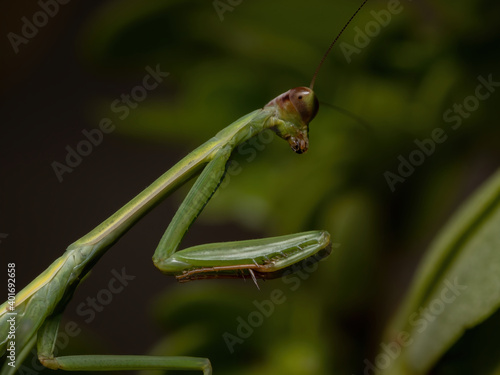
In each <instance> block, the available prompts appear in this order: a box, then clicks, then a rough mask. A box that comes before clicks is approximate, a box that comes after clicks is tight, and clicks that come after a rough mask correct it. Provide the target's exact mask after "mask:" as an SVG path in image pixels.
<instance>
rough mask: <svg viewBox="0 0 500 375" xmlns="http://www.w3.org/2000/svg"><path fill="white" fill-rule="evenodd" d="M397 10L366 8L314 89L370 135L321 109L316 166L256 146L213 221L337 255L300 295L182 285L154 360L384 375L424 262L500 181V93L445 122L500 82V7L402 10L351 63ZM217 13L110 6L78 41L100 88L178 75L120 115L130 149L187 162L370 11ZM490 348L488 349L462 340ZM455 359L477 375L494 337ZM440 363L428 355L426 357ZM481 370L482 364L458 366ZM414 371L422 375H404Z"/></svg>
mask: <svg viewBox="0 0 500 375" xmlns="http://www.w3.org/2000/svg"><path fill="white" fill-rule="evenodd" d="M222 2H223V3H226V4H229V3H230V2H229V1H222ZM234 3H237V2H234ZM389 3H390V2H387V1H370V2H369V3H368V5H367V6H366V8H364V9H363V10H362V12H361V13H360V14H359V16H358V17H357V18H356V19H355V21H354V22H353V24H352V25H351V26H350V27H349V28H348V29H347V30H346V32H345V33H344V34H343V36H342V37H341V39H340V40H339V43H338V44H337V45H336V46H335V48H334V49H333V51H332V53H331V55H330V56H329V58H328V59H327V60H326V62H325V65H324V66H323V68H322V70H321V71H320V73H319V76H318V79H317V82H316V86H315V91H316V93H317V95H318V96H319V98H320V100H322V101H324V102H327V103H332V104H335V105H337V106H340V107H342V108H345V109H347V110H349V111H351V112H353V113H354V114H356V115H357V116H359V117H361V118H362V119H364V120H365V121H366V122H368V123H369V124H370V127H371V128H370V130H365V129H364V128H363V127H362V126H360V124H359V123H357V122H356V121H354V120H353V119H351V118H349V117H346V116H344V115H343V114H341V113H338V112H336V111H334V110H331V109H329V108H328V107H323V108H321V109H320V112H319V114H318V116H317V118H316V119H315V120H314V121H313V122H312V123H311V127H310V150H309V151H308V153H307V154H305V155H301V156H298V155H295V154H293V152H291V150H290V149H289V147H288V145H287V144H286V143H284V142H282V141H281V140H279V139H278V138H275V139H273V140H272V141H269V139H267V138H266V139H265V141H262V140H260V141H259V140H257V141H258V143H257V146H255V144H254V145H252V144H248V145H246V146H245V147H246V148H245V150H247V153H244V152H240V154H239V155H238V154H236V155H235V156H234V160H235V161H236V162H237V163H238V166H239V167H240V168H239V169H237V171H238V172H236V173H234V174H229V176H228V178H227V180H226V183H225V184H224V186H223V188H222V189H221V191H220V193H218V194H217V196H216V197H215V198H214V200H213V201H211V202H210V204H209V205H208V206H207V208H206V209H205V211H204V213H203V215H201V217H200V220H204V221H207V222H210V223H214V222H217V223H220V224H224V223H227V222H235V221H236V222H238V223H239V224H240V225H241V226H246V227H248V228H250V229H251V230H253V231H255V232H256V233H262V234H265V235H280V234H286V233H292V232H296V231H302V230H309V229H327V230H328V231H329V232H330V233H331V234H332V237H333V241H334V242H335V243H337V244H339V246H338V247H336V248H334V251H333V253H332V255H331V256H330V257H329V258H328V259H327V260H326V261H324V262H321V263H320V265H319V268H318V270H317V271H315V272H313V273H306V274H305V276H304V278H300V276H297V277H299V278H298V279H297V280H298V281H297V283H294V284H287V283H285V282H284V281H283V280H276V281H272V282H266V283H264V284H262V285H261V290H260V291H258V290H255V289H254V288H252V287H251V286H250V285H249V284H248V283H246V284H244V283H238V284H234V285H233V284H227V283H225V282H220V283H219V282H208V284H207V285H203V283H199V284H198V283H194V285H182V286H179V287H178V288H176V290H175V292H173V293H169V294H168V295H166V296H165V297H164V299H161V300H159V301H158V303H157V304H156V305H155V306H153V307H152V309H153V312H154V317H155V318H156V319H157V320H158V322H159V324H161V325H162V326H163V327H164V329H165V335H166V336H165V339H164V341H162V342H159V343H158V344H157V345H156V346H155V347H154V349H152V352H153V353H154V354H160V353H161V354H164V355H197V356H206V357H209V358H210V359H211V360H212V363H213V366H214V373H215V374H217V375H223V374H256V373H258V374H285V373H286V374H334V373H338V374H346V373H353V374H362V373H365V374H368V373H370V374H372V373H373V370H370V369H369V368H368V367H367V361H371V363H373V359H374V358H375V356H376V355H377V352H378V351H380V350H381V347H380V343H381V341H382V331H383V328H384V326H385V325H386V324H387V321H388V319H389V317H390V315H391V314H392V313H394V312H395V310H396V308H397V305H398V304H399V303H400V301H401V300H402V299H403V298H404V294H405V290H408V285H409V283H410V280H411V278H412V274H413V272H414V270H415V268H416V267H417V265H418V260H419V258H420V257H421V256H422V254H423V253H424V251H425V249H426V247H427V245H428V244H429V242H430V240H431V239H432V238H433V237H434V236H435V235H436V233H437V232H438V230H439V228H440V227H441V226H442V225H443V224H444V222H445V221H446V220H447V219H448V218H449V217H451V216H452V215H453V212H454V211H455V209H456V207H457V206H458V205H459V204H460V203H461V202H462V201H463V200H464V199H465V198H466V197H467V196H468V195H469V194H471V192H472V191H473V190H474V189H475V188H476V187H477V186H478V185H479V184H480V183H481V182H482V181H484V180H486V179H487V177H488V176H489V175H491V174H492V173H493V171H494V170H495V169H496V168H497V167H498V165H499V163H498V160H499V156H500V155H499V148H498V140H499V139H500V137H499V136H500V128H498V127H497V126H496V123H497V107H498V105H497V103H498V97H499V95H500V94H499V93H498V92H492V93H491V95H490V97H489V98H488V99H485V100H479V101H478V103H479V104H478V106H477V109H475V110H474V111H468V112H467V113H466V115H467V116H466V117H465V116H463V117H461V120H460V126H459V127H456V129H454V128H452V125H454V122H450V121H447V120H446V119H445V118H444V117H443V116H444V114H445V113H446V111H447V110H449V109H452V110H454V105H455V104H463V102H464V99H466V98H467V97H469V96H471V95H472V96H473V95H475V90H476V87H477V86H478V84H479V83H480V81H478V76H482V77H484V78H485V79H487V77H488V76H489V75H492V77H493V80H494V81H497V82H498V81H500V71H499V64H498V62H499V59H498V54H499V51H500V48H499V47H500V45H499V36H500V26H499V24H498V22H497V20H496V18H497V15H498V13H499V11H500V5H499V4H498V3H497V2H494V1H487V0H481V1H477V0H458V1H445V0H439V1H433V2H431V1H423V0H422V1H413V2H410V1H401V2H400V4H399V8H398V9H401V12H399V13H397V14H392V16H391V19H390V21H389V22H387V25H386V26H380V27H379V32H378V33H376V35H374V36H373V37H371V38H370V41H369V43H368V45H367V46H366V47H363V48H360V49H359V53H355V54H352V55H351V56H350V59H351V60H352V61H351V62H348V61H347V60H346V58H345V56H344V54H343V52H342V49H341V48H342V43H349V44H350V45H351V46H355V45H356V44H355V38H356V36H357V35H358V34H357V33H358V32H359V30H366V29H365V28H366V25H368V24H369V23H370V22H371V23H372V24H373V22H374V20H376V18H375V16H374V13H372V12H376V13H377V14H379V15H380V14H381V13H380V12H382V11H384V10H387V9H388V4H389ZM213 4H214V3H213V2H211V1H178V0H177V1H174V0H171V1H167V0H164V1H153V0H150V1H141V2H137V1H131V0H128V1H108V2H104V3H103V5H102V7H101V9H99V11H98V12H96V13H95V14H94V15H93V16H92V17H91V19H90V20H89V22H88V26H87V28H86V29H85V30H84V31H83V32H82V35H81V51H82V54H81V57H82V59H83V60H84V61H85V62H86V63H87V64H88V66H89V67H90V68H92V69H93V70H94V71H95V72H96V73H98V74H102V75H103V76H104V75H106V76H108V77H109V76H111V77H114V79H116V80H117V81H119V80H123V79H124V77H127V79H129V81H130V82H136V83H137V84H140V82H141V80H142V77H143V76H144V74H145V71H144V68H145V67H146V66H151V67H155V66H157V65H158V64H159V66H160V67H161V70H162V71H168V72H169V73H170V75H169V76H168V77H167V78H165V80H164V81H163V82H162V84H161V85H160V87H158V88H157V89H155V90H154V91H151V92H150V93H148V96H147V98H146V100H144V101H143V102H140V103H139V105H138V106H137V108H135V109H134V110H132V111H130V115H129V116H127V117H126V118H125V119H123V120H120V119H117V115H116V113H115V114H114V115H113V116H114V119H115V120H116V125H117V130H116V134H118V135H120V136H123V137H129V138H131V139H141V140H148V141H150V142H161V143H164V144H165V147H169V145H176V146H177V147H178V146H179V145H181V147H182V148H185V152H186V153H187V152H189V151H190V150H191V149H193V148H194V147H196V146H197V145H199V144H201V143H202V142H204V141H205V140H206V139H208V138H209V137H211V136H212V135H213V134H215V133H216V132H217V131H218V130H220V129H222V128H223V127H225V126H227V125H228V124H230V123H231V122H232V121H234V120H236V119H237V118H239V117H241V116H242V115H244V114H246V113H248V112H250V111H252V110H254V109H257V108H260V107H262V106H263V105H265V104H266V103H267V102H268V101H269V100H271V99H272V98H274V97H275V96H277V95H278V94H280V93H282V92H284V91H286V90H288V89H289V88H291V87H295V86H300V85H308V84H309V82H310V80H311V78H312V73H313V71H314V69H315V67H316V66H317V64H318V62H319V61H320V59H321V56H322V54H323V53H324V51H325V49H326V47H327V46H328V45H329V43H330V42H331V41H332V39H333V37H334V36H335V35H336V33H337V32H338V31H339V30H340V29H341V27H342V26H343V25H344V23H345V22H346V21H347V19H348V18H349V17H350V16H351V14H352V13H353V12H354V10H355V9H356V7H357V6H358V5H359V4H357V3H356V2H353V1H337V2H324V1H319V0H310V1H307V2H305V1H273V2H269V1H262V0H259V1H257V0H254V1H246V0H243V1H241V3H240V4H239V5H235V6H234V7H233V6H230V7H231V8H233V9H232V10H230V11H226V12H225V13H224V14H223V19H221V17H220V16H219V15H218V13H217V11H216V9H215V8H214V5H213ZM379 25H380V24H379ZM357 28H359V29H357ZM344 47H345V44H344ZM114 99H115V97H112V96H110V97H106V96H104V97H103V98H102V100H101V101H100V102H97V103H93V108H94V110H95V112H93V113H96V116H98V115H97V114H102V113H103V111H108V112H109V111H110V108H109V107H110V103H111V102H112V101H113V100H114ZM471 103H473V102H471ZM436 128H441V129H443V132H444V134H445V135H446V140H445V141H444V142H442V143H436V144H434V146H435V147H434V150H433V152H430V153H429V155H425V157H424V159H425V160H423V161H422V163H421V164H420V165H418V166H415V167H414V168H413V169H414V170H413V171H412V172H409V173H408V175H407V176H403V177H401V175H400V172H398V168H401V167H400V163H401V160H402V159H405V160H409V157H410V154H411V153H412V152H414V151H415V150H419V148H418V146H417V145H416V143H415V140H416V139H418V140H420V141H424V140H425V139H429V138H431V136H432V134H433V131H434V130H435V129H436ZM249 150H250V151H249ZM252 150H253V151H252ZM398 156H401V158H400V159H398ZM388 171H389V172H391V173H393V174H395V175H400V179H402V180H404V182H397V183H394V184H393V189H392V190H394V191H391V188H390V186H389V184H388V182H387V177H386V176H387V172H388ZM384 174H385V175H384ZM497 236H498V234H497ZM232 239H234V238H231V233H228V238H227V240H232ZM496 243H498V238H497V239H496ZM495 249H496V250H497V251H498V247H497V246H496V247H495ZM480 265H481V262H479V263H478V264H472V263H471V267H475V268H472V269H471V270H470V272H484V269H481V268H480ZM476 268H477V269H476ZM490 272H491V271H490ZM228 285H230V287H228ZM295 285H297V288H296V289H293V288H292V286H295ZM275 289H278V290H281V291H282V292H283V293H284V296H285V297H286V300H285V302H283V303H282V304H279V305H275V306H274V307H275V308H274V311H273V313H272V314H271V315H270V316H269V317H265V319H264V320H263V322H262V324H260V325H258V327H255V328H254V332H253V333H252V334H251V335H250V336H249V337H248V338H245V339H244V340H243V342H242V343H238V344H235V345H234V353H230V351H229V350H228V346H227V345H226V342H225V341H224V337H223V334H224V332H229V333H232V334H234V335H236V330H237V327H238V325H239V324H240V321H241V320H238V317H240V318H242V319H243V320H247V319H248V317H249V314H251V313H252V312H254V311H256V305H255V304H254V301H258V302H262V301H263V300H267V299H269V298H270V295H271V293H272V291H273V290H275ZM497 289H498V286H497ZM406 298H411V296H408V295H407V296H406ZM418 306H419V305H418V303H417V305H415V306H414V307H418ZM452 306H453V305H452ZM491 312H493V311H491ZM457 313H459V312H457ZM491 319H494V321H487V324H492V325H493V326H495V322H496V324H498V319H499V317H498V314H496V315H494V316H493V318H491ZM457 324H458V323H457ZM485 324H486V323H485ZM440 327H441V326H440V325H437V326H436V327H435V328H433V330H437V331H439V329H440ZM429 334H430V332H429ZM459 337H460V336H455V339H454V342H455V341H457V340H458V339H459ZM477 337H480V338H481V340H480V341H479V342H480V344H476V345H472V344H470V343H469V342H468V341H466V342H464V341H463V340H477ZM429 339H430V340H432V336H429ZM475 342H476V343H477V342H478V341H475ZM457 345H460V348H463V347H465V348H468V349H467V352H466V353H465V354H464V355H461V356H458V357H460V358H459V359H457V355H456V354H455V355H453V353H454V351H457V350H461V349H460V348H458V347H452V349H451V351H450V352H449V353H448V354H447V355H445V356H444V357H442V361H441V362H440V363H439V364H438V366H437V367H436V371H437V373H439V374H441V373H442V374H446V373H453V374H461V373H464V374H466V373H470V372H471V371H473V370H474V371H477V369H478V367H476V366H479V365H480V363H482V362H481V360H480V357H479V356H477V355H474V353H473V352H480V351H482V348H483V347H486V346H488V345H493V346H495V345H496V349H497V346H498V344H496V340H495V339H494V337H489V336H488V332H484V331H483V332H482V333H480V334H477V335H476V336H474V334H469V333H467V334H466V335H464V336H463V339H462V340H461V341H460V342H459V343H458V344H457ZM457 348H458V349H457ZM440 353H441V354H443V351H441V352H440ZM450 353H451V354H450ZM426 356H427V357H426ZM430 356H431V354H429V353H425V350H424V353H423V354H422V358H427V359H428V358H430ZM469 356H470V358H471V362H470V363H468V364H467V366H456V365H455V363H456V361H457V360H460V361H462V362H467V358H469ZM439 357H440V356H438V357H433V360H432V361H431V362H429V363H428V365H426V366H425V371H424V372H426V371H427V370H428V369H429V368H430V367H432V366H431V365H433V364H435V361H436V360H438V359H439ZM401 358H402V357H401ZM420 359H421V358H420ZM474 361H476V362H474ZM495 364H498V361H494V365H495ZM494 365H493V366H490V368H495V366H494ZM429 366H430V367H429ZM450 368H452V369H453V370H452V371H451V372H450V370H449V369H450ZM446 369H448V370H446ZM399 371H401V372H400V373H413V372H412V371H416V370H414V369H413V370H412V368H411V367H409V368H406V369H405V366H404V365H403V366H402V367H401V369H400V370H399ZM415 373H416V372H415ZM481 373H486V372H481ZM488 373H490V372H488Z"/></svg>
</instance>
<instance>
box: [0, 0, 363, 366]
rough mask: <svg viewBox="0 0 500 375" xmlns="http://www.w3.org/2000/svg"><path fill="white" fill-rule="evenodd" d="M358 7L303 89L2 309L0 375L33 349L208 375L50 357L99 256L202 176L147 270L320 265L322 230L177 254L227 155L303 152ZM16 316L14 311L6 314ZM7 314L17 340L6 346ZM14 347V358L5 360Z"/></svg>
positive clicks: (132, 207)
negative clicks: (285, 149) (262, 147)
mask: <svg viewBox="0 0 500 375" xmlns="http://www.w3.org/2000/svg"><path fill="white" fill-rule="evenodd" d="M366 2H367V0H365V1H364V2H363V3H362V5H361V6H360V7H359V8H358V10H357V11H356V12H355V13H354V15H353V16H352V17H351V19H350V20H349V21H348V22H347V23H346V25H345V26H344V28H343V29H342V30H341V31H340V33H339V34H338V35H337V37H336V38H335V40H334V41H333V42H332V43H331V45H330V47H329V48H328V50H327V51H326V53H325V55H324V58H323V60H322V61H321V62H320V64H319V65H318V68H317V69H316V72H315V73H314V76H313V79H312V82H311V85H310V87H309V88H308V87H297V88H294V89H291V90H288V91H287V92H285V93H283V94H281V95H279V96H278V97H276V98H275V99H273V100H272V101H270V102H269V103H268V104H267V105H266V106H264V107H263V108H262V109H258V110H256V111H254V112H251V113H249V114H247V115H245V116H243V117H241V118H240V119H239V120H237V121H235V122H234V123H232V124H231V125H229V126H228V127H226V128H224V129H223V130H221V131H220V132H219V133H217V134H216V135H215V136H214V137H213V138H211V139H210V140H208V141H207V142H206V143H204V144H202V145H201V146H200V147H198V148H197V149H195V150H194V151H193V152H191V153H190V154H189V155H187V156H186V157H184V158H183V159H182V160H181V161H179V162H178V163H177V164H175V165H174V166H173V167H172V168H171V169H170V170H168V171H167V172H166V173H164V174H163V175H162V176H160V177H159V178H158V179H157V180H156V181H154V182H153V183H152V184H151V185H150V186H149V187H147V188H146V189H145V190H144V191H142V192H141V193H140V194H139V195H137V196H136V197H135V198H133V199H132V200H131V201H130V202H128V203H127V204H126V205H125V206H123V207H122V208H121V209H119V210H118V211H117V212H116V213H115V214H113V215H112V216H111V217H109V218H108V219H107V220H105V221H104V222H103V223H102V224H100V225H99V226H97V227H96V228H95V229H94V230H92V231H91V232H90V233H88V234H87V235H85V236H84V237H82V238H80V239H79V240H77V241H76V242H74V243H73V244H71V245H70V246H69V247H68V248H67V250H66V252H65V253H64V254H63V255H62V256H61V257H60V258H58V259H57V260H56V261H55V262H53V263H52V265H51V266H50V267H49V268H47V270H46V271H45V272H43V273H42V274H41V275H39V276H38V277H37V278H36V279H35V280H33V281H32V282H31V283H30V284H29V285H28V286H26V287H25V288H24V289H23V290H21V291H20V292H19V293H18V294H17V295H16V298H15V305H12V304H9V303H7V302H6V303H4V304H3V305H2V306H1V307H0V340H1V341H0V354H1V355H2V358H5V363H4V365H3V367H2V369H1V375H8V374H13V373H14V372H16V371H17V369H18V367H19V366H20V365H21V364H22V362H23V360H24V359H25V358H26V356H27V355H28V354H29V352H30V350H31V348H32V347H33V346H34V345H35V343H36V344H37V351H38V358H39V360H40V362H41V363H42V364H43V365H44V366H46V367H48V368H51V369H65V370H87V371H97V370H101V371H102V370H142V369H163V370H169V369H170V370H172V369H181V370H200V371H203V373H204V374H205V375H208V374H211V373H212V369H211V364H210V361H209V360H208V359H207V358H195V357H152V356H114V355H87V356H62V357H55V356H54V353H53V348H54V346H55V342H56V338H57V332H58V327H59V323H60V321H61V317H62V314H63V312H64V309H65V306H66V305H67V303H68V301H69V300H70V299H71V297H72V296H73V293H74V292H75V289H76V287H77V286H78V284H79V283H80V282H81V281H82V279H84V277H85V275H86V274H87V273H88V272H89V271H90V269H91V268H92V267H93V266H94V265H95V263H96V262H97V261H98V260H99V258H100V257H101V256H102V255H103V254H104V253H105V252H106V251H107V250H108V249H109V248H110V247H111V246H112V245H113V244H114V243H115V242H116V241H118V239H119V238H120V237H121V236H122V235H123V234H124V233H125V232H126V231H127V230H128V229H130V228H131V227H132V226H133V225H134V224H135V223H136V222H137V221H138V220H139V219H140V218H141V217H142V216H144V215H145V214H146V213H147V212H148V211H149V210H150V209H151V208H152V207H153V206H155V205H156V204H158V203H159V202H160V201H161V200H162V199H163V198H165V197H166V196H167V195H168V194H169V193H171V192H172V191H174V190H175V189H176V188H178V187H179V186H181V185H182V184H184V183H185V182H186V181H187V180H189V179H190V178H191V177H192V176H193V175H195V174H197V173H199V172H200V171H201V173H200V175H199V177H198V179H197V180H196V182H195V183H194V185H193V187H192V188H191V190H190V191H189V193H188V195H187V196H186V198H185V200H184V201H183V203H182V205H181V206H180V208H179V210H178V211H177V212H176V214H175V215H174V217H173V219H172V221H171V222H170V224H169V226H168V228H167V230H166V231H165V233H164V235H163V237H162V238H161V240H160V243H159V245H158V247H157V249H156V251H155V253H154V256H153V262H154V264H155V266H156V267H157V268H158V269H159V270H160V271H161V272H163V273H165V274H167V275H173V276H175V277H176V278H177V280H179V281H189V280H195V279H202V278H221V277H224V278H238V277H245V276H250V277H252V278H253V280H254V281H256V279H257V278H261V279H268V278H275V277H278V276H279V275H281V273H283V272H284V270H286V269H287V268H289V267H291V266H293V265H294V264H296V263H298V262H301V261H303V260H304V259H306V258H309V257H315V259H320V258H323V257H326V256H328V254H329V253H330V251H331V246H330V235H329V234H328V232H326V231H311V232H304V233H299V234H291V235H287V236H281V237H273V238H267V239H258V240H250V241H241V242H225V243H214V244H207V245H201V246H195V247H191V248H188V249H184V250H180V251H178V250H177V249H178V246H179V244H180V242H181V240H182V238H183V237H184V235H185V233H186V231H187V230H188V228H189V226H190V225H191V224H192V223H193V222H194V220H195V219H196V217H197V216H198V215H199V213H200V212H201V211H202V210H203V208H204V206H205V205H206V204H207V202H208V201H209V200H210V198H211V197H212V195H213V194H214V192H215V191H216V190H217V188H218V186H219V184H220V182H221V180H222V179H223V177H224V173H225V169H226V164H227V162H228V160H229V157H230V155H231V153H232V151H233V150H234V149H235V147H237V146H238V145H239V144H241V143H243V142H245V141H247V140H248V139H250V138H251V137H253V136H255V135H257V134H258V133H259V132H262V131H264V130H266V129H272V130H273V131H274V132H276V134H277V135H278V136H279V137H281V138H283V139H285V140H286V141H288V143H289V144H290V146H291V148H292V150H293V151H295V152H296V153H299V154H301V153H303V152H306V151H307V149H308V146H309V141H308V130H309V129H308V127H309V122H310V121H311V120H312V119H313V118H314V117H315V115H316V113H317V111H318V106H319V105H318V100H317V98H316V96H315V94H314V92H313V91H312V87H313V85H314V81H315V79H316V76H317V73H318V71H319V68H320V67H321V65H322V63H323V61H324V59H325V58H326V56H327V55H328V53H329V52H330V50H331V48H332V46H333V45H334V44H335V42H336V41H337V39H338V38H339V36H340V35H341V34H342V32H343V31H344V29H345V28H346V27H347V25H348V24H349V23H350V21H351V20H352V18H354V16H355V15H356V14H357V13H358V12H359V10H360V9H361V8H362V7H363V5H364V4H365V3H366ZM12 307H13V308H14V310H15V314H16V315H13V314H12V310H11V308H12ZM13 316H15V318H14V321H15V330H14V332H15V339H9V335H8V333H10V332H13V331H12V330H11V323H10V322H11V321H12V317H13ZM12 347H14V352H15V360H10V359H8V358H7V357H8V354H11V351H12Z"/></svg>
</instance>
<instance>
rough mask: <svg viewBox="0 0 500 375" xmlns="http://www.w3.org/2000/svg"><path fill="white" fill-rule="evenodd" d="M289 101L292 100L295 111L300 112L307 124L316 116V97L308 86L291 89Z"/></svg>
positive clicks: (317, 104) (317, 107)
mask: <svg viewBox="0 0 500 375" xmlns="http://www.w3.org/2000/svg"><path fill="white" fill-rule="evenodd" d="M289 94H290V101H291V102H292V104H293V106H294V107H295V109H297V112H298V113H299V114H300V117H301V118H302V121H304V123H306V124H309V122H311V121H312V119H313V118H314V117H315V116H316V114H317V113H318V109H319V102H318V98H317V97H316V95H315V94H314V91H312V90H311V89H310V88H309V87H296V88H294V89H291V90H290V92H289Z"/></svg>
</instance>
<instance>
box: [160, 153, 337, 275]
mask: <svg viewBox="0 0 500 375" xmlns="http://www.w3.org/2000/svg"><path fill="white" fill-rule="evenodd" d="M231 150H232V149H231V147H229V146H228V147H226V148H224V149H221V150H220V151H219V152H218V153H217V155H216V156H215V157H214V158H213V159H212V161H210V162H209V163H208V164H207V166H206V167H205V169H204V170H203V172H202V173H201V174H200V176H199V177H198V179H197V181H196V182H195V184H194V185H193V187H192V188H191V190H190V191H189V193H188V195H187V196H186V198H185V200H184V201H183V202H182V204H181V206H180V208H179V210H178V211H177V213H176V214H175V216H174V218H173V219H172V221H171V223H170V225H169V226H168V228H167V230H166V231H165V234H164V235H163V237H162V239H161V241H160V243H159V245H158V248H157V249H156V252H155V255H154V257H153V261H154V263H155V265H156V267H158V269H160V270H161V271H162V272H163V273H165V274H169V275H175V276H176V277H177V279H178V280H179V281H189V280H195V279H202V278H222V277H226V278H227V277H233V278H234V277H242V276H243V277H244V276H245V275H250V276H252V277H253V278H254V277H255V276H257V277H259V278H262V279H268V278H275V277H279V276H280V275H281V274H282V273H283V272H285V271H286V270H287V269H288V268H289V267H291V266H293V265H294V264H296V263H298V262H300V261H302V260H304V259H306V258H308V257H312V256H314V257H315V261H317V260H319V259H321V258H323V257H326V256H327V255H328V254H329V253H330V250H331V247H330V235H329V234H328V232H325V231H313V232H305V233H298V234H292V235H287V236H281V237H274V238H267V239H259V240H250V241H240V242H225V243H216V244H207V245H201V246H195V247H192V248H188V249H184V250H181V251H178V252H176V250H177V248H178V246H179V243H180V242H181V240H182V237H183V236H184V234H185V233H186V231H187V229H188V228H189V226H190V225H191V224H192V222H193V221H194V220H195V219H196V217H197V216H198V215H199V213H200V212H201V210H203V207H205V205H206V204H207V202H208V201H209V199H210V198H211V197H212V195H213V194H214V192H215V191H216V190H217V187H218V186H219V184H220V182H221V180H222V178H223V177H224V172H225V166H226V163H227V161H228V159H229V156H230V153H231Z"/></svg>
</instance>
